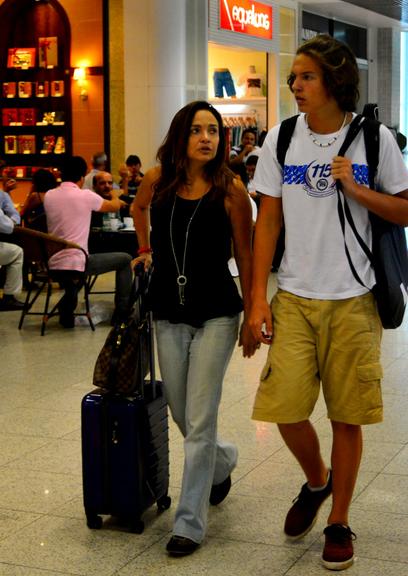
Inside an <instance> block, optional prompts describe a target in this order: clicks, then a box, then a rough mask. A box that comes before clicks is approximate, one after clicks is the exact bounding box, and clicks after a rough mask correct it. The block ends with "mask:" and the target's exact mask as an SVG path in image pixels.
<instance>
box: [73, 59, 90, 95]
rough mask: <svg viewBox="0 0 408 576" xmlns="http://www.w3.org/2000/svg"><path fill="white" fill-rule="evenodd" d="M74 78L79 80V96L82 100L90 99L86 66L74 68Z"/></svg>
mask: <svg viewBox="0 0 408 576" xmlns="http://www.w3.org/2000/svg"><path fill="white" fill-rule="evenodd" d="M73 79H74V80H75V81H76V82H78V88H79V90H80V92H79V97H80V98H81V100H88V91H87V89H86V68H85V67H84V66H79V67H78V68H74V74H73Z"/></svg>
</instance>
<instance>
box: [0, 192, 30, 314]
mask: <svg viewBox="0 0 408 576" xmlns="http://www.w3.org/2000/svg"><path fill="white" fill-rule="evenodd" d="M16 224H20V215H19V213H18V212H17V210H16V209H15V208H14V204H13V202H12V200H11V198H10V196H9V195H8V194H7V192H3V191H0V233H1V234H12V232H13V230H14V226H15V225H16ZM1 266H4V267H5V270H6V281H5V283H4V287H3V298H0V312H5V311H6V310H21V309H22V308H23V306H24V304H23V303H22V302H19V301H18V300H17V299H16V294H18V293H19V292H20V291H21V287H22V284H23V250H22V249H21V248H20V246H17V245H16V244H11V243H9V242H0V267H1Z"/></svg>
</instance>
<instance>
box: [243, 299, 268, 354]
mask: <svg viewBox="0 0 408 576" xmlns="http://www.w3.org/2000/svg"><path fill="white" fill-rule="evenodd" d="M248 320H249V326H250V328H251V332H252V336H253V337H254V339H255V341H256V342H257V343H258V345H257V347H258V348H259V346H260V345H261V343H262V344H268V345H269V344H270V343H271V341H272V336H273V324H272V312H271V308H270V306H269V304H268V302H267V301H266V300H263V301H256V300H254V301H253V303H252V307H251V311H250V314H249V319H248Z"/></svg>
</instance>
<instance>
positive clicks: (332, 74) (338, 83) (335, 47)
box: [288, 34, 360, 112]
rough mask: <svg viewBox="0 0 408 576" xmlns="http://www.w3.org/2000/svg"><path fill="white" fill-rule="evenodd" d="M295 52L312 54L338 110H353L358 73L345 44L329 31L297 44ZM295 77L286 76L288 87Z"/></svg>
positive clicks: (356, 95) (349, 50)
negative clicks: (329, 33)
mask: <svg viewBox="0 0 408 576" xmlns="http://www.w3.org/2000/svg"><path fill="white" fill-rule="evenodd" d="M296 54H297V55H299V54H305V55H306V56H309V57H310V58H313V60H314V61H315V62H316V63H317V64H318V65H319V66H320V68H321V70H322V71H323V82H324V85H325V87H326V89H327V90H328V92H329V94H330V95H331V96H333V98H334V99H335V100H336V102H337V104H338V105H339V107H340V108H341V110H343V111H345V112H354V110H355V109H356V106H357V101H358V99H359V97H360V93H359V90H358V84H359V73H358V66H357V62H356V57H355V56H354V54H353V52H352V50H351V49H350V48H349V47H348V46H347V44H344V42H340V40H336V39H335V38H333V37H332V36H329V35H328V34H318V35H317V36H315V37H314V38H312V39H311V40H308V41H307V42H305V43H304V44H302V45H301V46H299V48H298V49H297V51H296ZM294 81H295V78H294V76H293V74H290V75H289V77H288V86H289V88H290V90H292V86H293V82H294ZM292 92H293V90H292Z"/></svg>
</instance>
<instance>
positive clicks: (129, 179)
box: [119, 154, 144, 200]
mask: <svg viewBox="0 0 408 576" xmlns="http://www.w3.org/2000/svg"><path fill="white" fill-rule="evenodd" d="M141 168H142V162H141V160H140V158H139V156H136V154H130V156H128V157H127V158H126V163H125V166H124V167H122V168H121V169H120V171H119V173H120V175H121V177H122V180H121V181H120V187H121V188H123V190H124V191H125V192H126V193H127V194H128V195H129V196H130V197H131V198H132V200H133V198H134V197H135V195H136V192H137V189H138V187H139V184H140V182H141V181H142V179H143V176H144V174H143V173H142V172H141Z"/></svg>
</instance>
